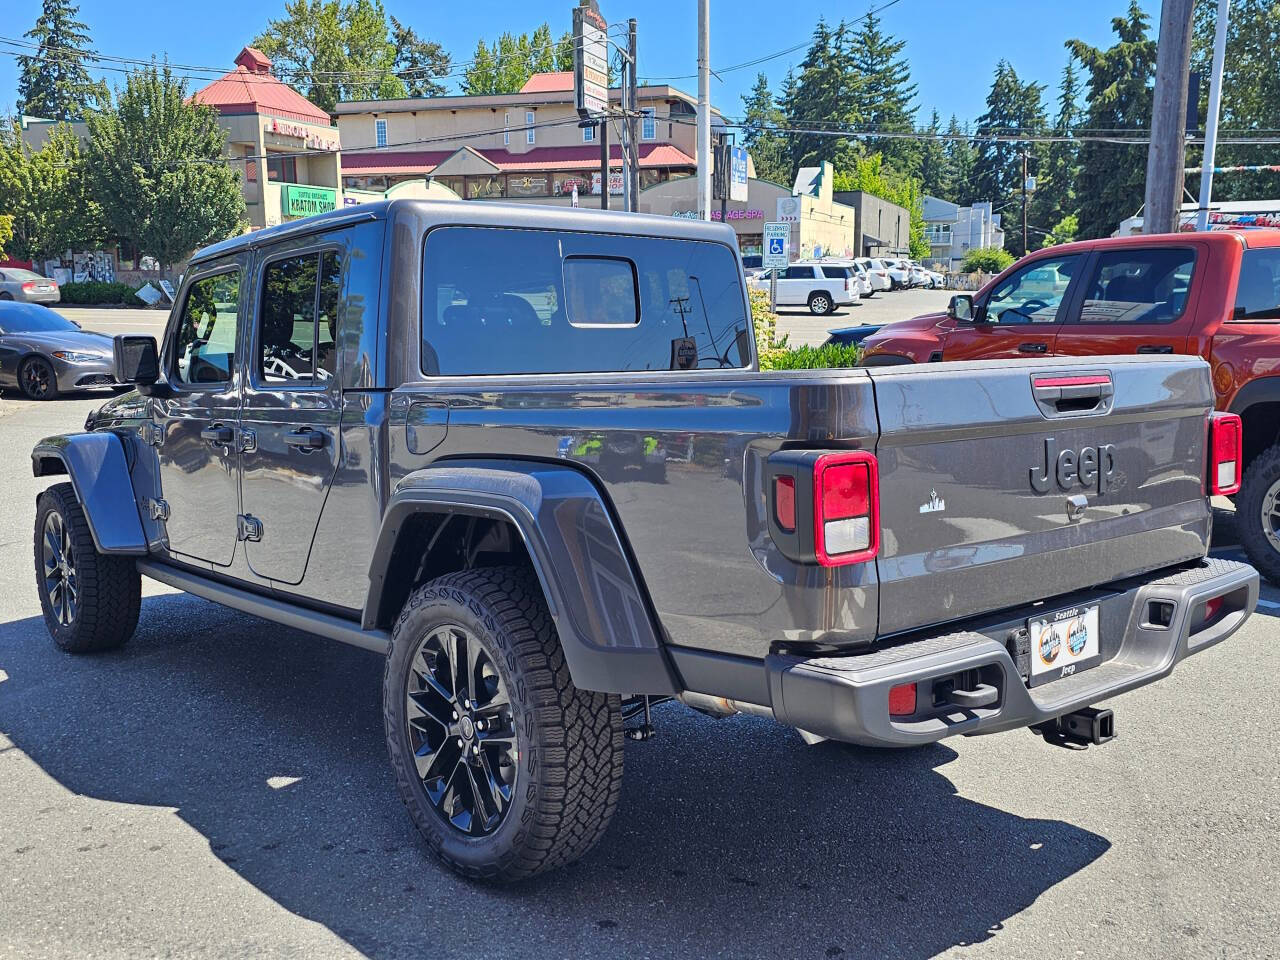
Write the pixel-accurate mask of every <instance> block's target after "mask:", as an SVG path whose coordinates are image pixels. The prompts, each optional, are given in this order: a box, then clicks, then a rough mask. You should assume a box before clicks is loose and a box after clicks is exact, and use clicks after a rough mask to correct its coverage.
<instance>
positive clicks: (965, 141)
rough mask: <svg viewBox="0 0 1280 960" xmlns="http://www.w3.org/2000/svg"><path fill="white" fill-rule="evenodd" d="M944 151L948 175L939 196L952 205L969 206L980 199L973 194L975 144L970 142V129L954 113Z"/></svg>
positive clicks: (943, 181)
mask: <svg viewBox="0 0 1280 960" xmlns="http://www.w3.org/2000/svg"><path fill="white" fill-rule="evenodd" d="M943 149H944V152H945V153H946V160H947V162H946V173H945V176H944V177H943V178H942V186H941V190H942V192H941V193H940V194H937V195H938V196H940V197H942V199H944V200H950V201H951V202H952V203H958V204H960V205H961V206H968V205H969V204H971V203H973V201H974V200H976V199H978V198H977V197H976V196H974V192H973V163H974V152H973V144H972V143H971V142H970V140H969V129H968V128H967V127H965V126H963V125H962V124H961V123H960V121H959V120H957V119H956V115H955V114H954V113H953V114H952V115H951V121H950V122H949V123H948V124H947V141H946V145H945V147H944V148H943Z"/></svg>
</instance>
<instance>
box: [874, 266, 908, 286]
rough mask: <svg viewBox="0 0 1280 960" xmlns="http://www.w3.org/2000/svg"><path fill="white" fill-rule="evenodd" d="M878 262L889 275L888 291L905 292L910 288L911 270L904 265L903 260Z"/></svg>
mask: <svg viewBox="0 0 1280 960" xmlns="http://www.w3.org/2000/svg"><path fill="white" fill-rule="evenodd" d="M880 262H881V263H882V264H884V269H885V271H886V272H887V273H888V274H889V289H890V290H906V289H908V288H909V287H910V286H911V268H910V267H908V266H907V265H906V261H905V260H890V259H884V260H881V261H880Z"/></svg>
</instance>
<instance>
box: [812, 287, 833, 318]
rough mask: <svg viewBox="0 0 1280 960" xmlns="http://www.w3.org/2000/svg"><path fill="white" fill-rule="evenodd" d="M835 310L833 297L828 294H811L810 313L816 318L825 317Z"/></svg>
mask: <svg viewBox="0 0 1280 960" xmlns="http://www.w3.org/2000/svg"><path fill="white" fill-rule="evenodd" d="M834 309H835V304H834V303H833V302H832V300H831V296H830V295H829V294H826V293H811V294H809V312H810V313H812V314H813V315H814V316H815V317H825V316H826V315H827V314H828V313H830V312H831V311H832V310H834Z"/></svg>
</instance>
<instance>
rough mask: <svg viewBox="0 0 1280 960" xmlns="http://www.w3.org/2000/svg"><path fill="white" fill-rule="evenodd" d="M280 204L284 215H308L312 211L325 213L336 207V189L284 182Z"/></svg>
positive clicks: (312, 212)
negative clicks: (282, 201) (282, 198)
mask: <svg viewBox="0 0 1280 960" xmlns="http://www.w3.org/2000/svg"><path fill="white" fill-rule="evenodd" d="M282 206H283V207H284V215H285V216H286V217H309V216H311V215H312V214H314V213H325V212H326V211H328V210H334V209H336V208H337V206H338V191H337V190H333V189H330V188H329V187H302V186H299V185H298V184H296V183H286V184H285V185H284V203H283V204H282Z"/></svg>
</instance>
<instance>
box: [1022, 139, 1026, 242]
mask: <svg viewBox="0 0 1280 960" xmlns="http://www.w3.org/2000/svg"><path fill="white" fill-rule="evenodd" d="M1022 255H1023V256H1024V257H1025V256H1026V255H1027V148H1026V147H1023V148H1022Z"/></svg>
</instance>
